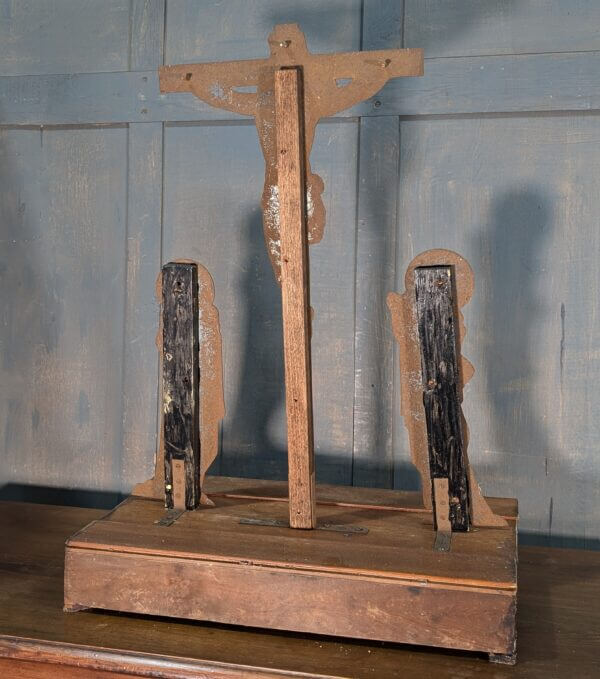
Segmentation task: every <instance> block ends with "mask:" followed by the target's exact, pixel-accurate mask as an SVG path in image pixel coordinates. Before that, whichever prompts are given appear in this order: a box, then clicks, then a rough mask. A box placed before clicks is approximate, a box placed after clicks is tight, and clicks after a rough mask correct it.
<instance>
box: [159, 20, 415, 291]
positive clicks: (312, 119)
mask: <svg viewBox="0 0 600 679" xmlns="http://www.w3.org/2000/svg"><path fill="white" fill-rule="evenodd" d="M268 43H269V48H270V52H271V54H270V56H269V58H268V59H250V60H243V61H224V62H217V63H206V64H181V65H177V66H163V67H161V68H160V70H159V74H160V91H161V92H192V93H193V94H195V95H196V96H197V97H198V98H200V99H202V101H205V102H206V103H208V104H210V105H211V106H215V107H216V108H222V109H226V110H228V111H233V112H234V113H240V114H244V115H250V116H254V119H255V123H256V129H257V130H258V137H259V139H260V144H261V147H262V152H263V155H264V158H265V185H264V190H263V195H262V211H263V228H264V234H265V242H266V246H267V251H268V253H269V257H270V259H271V264H272V265H273V271H274V273H275V277H276V279H277V281H278V282H279V283H281V241H280V228H279V189H278V181H277V154H276V144H277V137H276V126H275V91H274V90H275V86H274V83H275V72H276V71H277V70H279V69H281V68H286V67H287V68H289V67H300V68H301V70H302V78H303V99H304V146H305V163H304V167H305V186H306V218H307V231H308V242H309V243H318V242H319V241H320V240H321V238H322V236H323V229H324V227H325V207H324V205H323V201H322V200H321V193H322V192H323V188H324V185H323V180H322V179H321V178H320V177H319V176H318V175H316V174H313V173H312V172H311V170H310V162H309V157H310V151H311V148H312V144H313V138H314V133H315V127H316V125H317V123H318V121H319V120H320V119H321V118H324V117H327V116H332V115H334V114H335V113H337V112H339V111H343V110H345V109H347V108H350V107H351V106H354V105H355V104H358V103H359V102H361V101H363V100H364V99H368V98H369V97H371V96H373V95H374V94H375V93H376V92H378V91H379V90H380V89H381V88H382V87H383V86H384V85H385V83H386V82H387V81H388V80H389V79H390V78H398V77H401V76H417V75H423V50H421V49H391V50H378V51H372V52H345V53H338V54H311V53H310V52H309V51H308V49H307V47H306V39H305V37H304V33H302V31H301V30H300V28H299V26H298V25H297V24H278V25H277V26H275V28H274V29H273V31H272V32H271V34H270V35H269V38H268Z"/></svg>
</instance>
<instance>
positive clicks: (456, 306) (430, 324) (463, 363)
mask: <svg viewBox="0 0 600 679" xmlns="http://www.w3.org/2000/svg"><path fill="white" fill-rule="evenodd" d="M404 285H405V292H404V293H403V294H401V295H399V294H398V293H395V292H390V293H389V295H388V297H387V304H388V307H389V309H390V312H391V317H392V327H393V330H394V335H395V337H396V340H397V341H398V344H399V347H400V352H399V354H400V379H401V398H402V406H401V408H402V411H401V412H402V416H403V418H404V425H405V426H406V429H407V430H408V438H409V443H410V450H411V456H412V461H413V463H414V465H415V467H416V468H417V470H418V472H419V474H420V475H421V481H422V487H423V503H424V505H425V507H426V508H427V509H431V510H433V511H434V525H436V527H437V528H438V530H442V531H443V532H450V531H457V530H458V531H461V530H466V529H468V527H469V525H470V524H472V525H474V526H506V520H505V519H504V518H502V517H501V516H498V515H497V514H495V513H494V512H493V511H492V510H491V509H490V507H489V505H488V503H487V501H486V499H485V498H484V497H483V495H482V493H481V489H480V487H479V485H478V484H477V481H476V479H475V475H474V473H473V470H472V468H471V466H470V465H469V461H468V456H467V446H468V442H469V429H468V427H467V423H466V420H465V417H464V414H463V412H462V408H461V406H460V404H461V403H462V399H463V388H464V385H465V384H466V383H467V382H468V381H469V380H470V379H471V377H473V373H474V372H475V369H474V368H473V366H472V364H471V363H470V362H469V360H468V359H466V358H465V357H464V356H463V355H462V354H461V350H460V348H461V345H462V341H463V339H464V336H465V332H466V330H465V325H464V319H463V315H462V313H461V311H460V309H461V308H462V307H463V306H464V305H465V304H466V303H467V302H468V301H469V300H470V299H471V296H472V294H473V287H474V276H473V270H472V269H471V267H470V266H469V263H468V262H467V260H466V259H464V258H463V257H461V256H460V255H458V254H456V252H452V251H450V250H427V251H426V252H423V253H421V254H420V255H418V256H417V257H415V258H414V259H413V261H412V262H411V263H410V264H409V266H408V269H407V271H406V276H405V279H404ZM432 287H435V288H437V289H438V290H439V292H440V293H445V294H438V295H435V296H436V297H437V298H438V299H437V301H436V302H435V304H432V303H431V298H432V297H433V295H432V293H431V289H432ZM427 297H429V299H426V298H427ZM450 307H453V309H452V308H450ZM425 315H428V317H429V318H428V319H427V318H425ZM454 318H456V319H458V323H456V325H457V326H458V327H454V320H453V319H454ZM432 331H433V332H432ZM433 333H435V334H436V337H433V336H431V335H432V334H433ZM428 334H429V335H430V336H427V335H428ZM443 334H446V335H447V340H448V341H447V342H446V347H441V349H440V345H441V342H442V338H441V337H440V335H443ZM434 341H435V342H436V343H437V346H436V347H434V346H432V345H433V342H434ZM453 344H454V346H452V345H453ZM428 345H429V346H428ZM444 352H445V354H444V356H442V355H441V354H442V353H444ZM452 354H455V360H456V368H455V370H453V366H452ZM442 363H443V365H442ZM442 411H443V412H442ZM436 414H437V416H439V417H444V418H446V421H444V422H443V423H442V429H443V433H444V434H445V435H444V436H443V437H441V436H437V435H436V431H435V426H434V424H435V423H433V422H432V419H433V418H435V417H436ZM438 424H439V423H438ZM451 429H452V431H450V430H451ZM442 439H443V440H442ZM444 456H445V457H446V458H447V459H443V458H444Z"/></svg>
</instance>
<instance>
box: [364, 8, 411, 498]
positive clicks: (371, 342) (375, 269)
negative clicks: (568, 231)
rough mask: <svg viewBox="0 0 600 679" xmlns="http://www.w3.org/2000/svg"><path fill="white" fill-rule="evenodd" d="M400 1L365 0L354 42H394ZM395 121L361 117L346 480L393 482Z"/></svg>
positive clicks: (398, 41) (397, 43) (381, 45)
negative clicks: (390, 299)
mask: <svg viewBox="0 0 600 679" xmlns="http://www.w3.org/2000/svg"><path fill="white" fill-rule="evenodd" d="M403 5H404V3H403V2H398V3H389V2H387V1H386V0H365V3H364V8H363V33H362V49H366V50H368V49H387V48H393V47H402V23H403V15H404V7H403ZM399 146H400V121H399V118H397V117H396V116H389V117H387V116H386V117H385V118H383V117H382V118H362V119H361V120H360V145H359V167H358V196H357V199H358V211H357V225H356V280H355V287H356V293H355V296H356V306H355V323H354V418H353V470H352V483H353V484H354V485H356V486H375V487H382V488H388V487H391V486H392V485H393V473H394V471H393V467H394V464H393V450H392V423H393V419H394V417H397V414H396V412H395V407H394V394H393V374H394V341H393V335H392V331H391V325H390V322H389V317H388V310H387V306H386V303H385V298H386V295H387V293H388V292H389V291H390V290H394V289H395V270H396V217H397V215H396V201H397V193H398V192H397V184H398V158H399Z"/></svg>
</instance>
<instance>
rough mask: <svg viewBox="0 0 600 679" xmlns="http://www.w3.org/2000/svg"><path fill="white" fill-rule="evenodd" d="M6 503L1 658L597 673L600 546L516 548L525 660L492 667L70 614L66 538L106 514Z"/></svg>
mask: <svg viewBox="0 0 600 679" xmlns="http://www.w3.org/2000/svg"><path fill="white" fill-rule="evenodd" d="M246 483H248V480H246ZM378 492H383V491H378ZM388 492H389V491H388ZM0 511H1V514H0V519H1V520H2V524H3V526H4V527H5V533H4V536H5V543H4V544H5V547H4V550H3V553H2V555H0V564H1V570H2V573H3V577H2V578H1V579H0V604H1V605H0V656H1V657H2V658H13V659H15V660H16V659H21V660H22V661H26V662H31V661H35V662H37V663H39V664H40V666H43V663H50V664H51V665H50V666H51V667H52V668H54V669H58V668H59V667H60V669H62V668H63V667H65V668H66V669H65V676H69V675H68V674H67V671H70V670H71V669H73V670H74V669H75V668H76V667H78V668H80V670H81V672H82V673H83V676H86V675H85V672H86V671H96V672H97V671H100V670H107V671H119V670H121V669H123V667H126V668H127V672H129V674H130V675H133V676H148V674H149V673H150V672H154V673H155V674H157V673H160V674H161V675H162V676H164V677H169V678H175V679H181V678H182V677H186V678H187V677H197V676H198V675H202V674H203V673H206V674H208V673H209V672H212V676H217V677H244V678H246V677H247V676H248V675H247V674H244V672H246V673H251V676H253V677H260V679H263V677H267V676H286V677H298V676H301V677H303V676H310V677H323V676H326V677H330V678H331V677H336V678H342V677H343V678H345V679H348V678H349V677H353V679H366V678H367V677H372V676H373V675H374V674H376V675H377V676H378V677H381V678H382V679H388V678H389V679H392V678H396V677H397V676H398V671H399V670H398V668H399V667H401V668H402V672H403V673H409V675H410V676H413V677H415V678H418V679H426V678H427V677H431V676H432V675H435V676H437V677H440V678H441V679H452V678H453V677H456V676H457V675H459V676H460V675H464V676H466V675H468V674H472V675H475V676H477V675H481V676H489V674H490V671H492V672H493V674H494V676H495V677H497V679H515V678H516V679H520V678H521V677H523V678H524V679H525V677H526V678H527V679H546V678H547V677H548V676H553V675H557V674H558V675H559V676H562V675H563V674H568V673H569V672H575V673H576V674H577V677H578V678H581V679H596V677H597V676H598V672H599V671H600V662H599V660H598V654H597V648H598V642H599V639H598V629H599V628H600V619H599V616H600V614H599V612H598V610H597V608H595V607H590V606H589V602H590V601H595V600H596V599H597V597H598V595H599V593H600V569H599V568H598V555H597V554H595V553H592V552H585V551H581V550H579V551H573V550H557V549H554V550H549V549H541V548H532V547H524V548H521V549H520V550H519V551H520V554H519V614H518V616H517V626H518V634H519V644H520V647H519V661H518V663H517V665H516V666H515V667H510V668H507V667H502V666H496V667H494V668H493V670H491V668H490V667H489V665H488V661H487V658H484V657H481V656H477V655H474V654H464V653H459V652H454V653H440V652H439V651H434V652H432V651H430V650H428V649H426V648H422V647H421V648H418V647H408V648H407V647H401V646H398V645H394V644H380V643H377V644H373V643H368V642H352V641H350V640H347V639H332V638H327V637H323V636H319V637H312V636H306V635H297V634H281V633H279V634H269V633H265V632H263V631H253V630H251V629H247V628H246V629H244V628H236V627H230V626H215V625H203V624H194V623H190V622H186V621H178V620H175V619H171V620H169V621H165V620H160V619H156V618H148V617H145V616H135V615H131V616H118V615H116V616H115V615H110V614H106V613H100V612H95V611H82V612H80V613H77V614H65V613H63V612H62V611H61V602H62V597H63V571H62V566H63V556H64V542H65V539H66V537H67V536H68V535H71V534H72V533H73V532H74V531H75V530H77V529H78V528H80V527H81V526H83V525H84V524H87V523H89V522H90V521H93V520H96V519H98V518H100V517H101V516H102V512H101V511H99V510H90V509H77V508H74V507H56V506H48V505H46V506H40V505H33V504H18V503H0ZM211 511H212V510H211ZM314 532H315V533H318V532H320V531H314ZM459 537H460V536H459ZM31 664H33V663H31ZM5 667H6V665H5ZM11 669H12V667H11ZM219 673H221V674H219ZM8 676H10V674H9V675H8ZM34 676H35V675H34ZM42 676H43V674H42ZM51 676H52V675H51ZM61 676H62V674H61ZM75 676H77V675H75ZM88 676H90V675H88ZM91 676H92V677H93V676H94V675H93V674H91ZM94 679H95V677H94Z"/></svg>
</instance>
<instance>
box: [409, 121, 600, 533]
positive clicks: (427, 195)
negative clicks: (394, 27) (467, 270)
mask: <svg viewBox="0 0 600 679" xmlns="http://www.w3.org/2000/svg"><path fill="white" fill-rule="evenodd" d="M597 126H598V121H597V119H596V117H595V116H592V117H586V116H558V117H555V116H553V117H547V118H544V117H540V118H537V117H510V118H498V119H494V118H487V119H482V120H477V121H474V120H437V121H407V122H404V123H403V125H402V140H403V144H402V159H401V166H402V168H403V172H402V180H401V183H400V201H399V213H400V216H401V217H400V219H401V222H400V223H401V225H402V224H404V225H405V226H404V228H401V229H400V230H399V238H400V241H399V245H400V247H399V250H398V269H399V270H401V271H404V270H405V268H406V266H407V264H408V263H409V261H410V260H411V258H412V257H413V256H414V255H415V254H417V253H418V252H420V251H422V250H426V249H428V248H431V247H444V248H449V249H453V250H457V251H458V252H460V253H461V254H463V255H464V256H465V257H466V258H467V259H468V260H469V261H470V262H471V264H472V266H473V269H474V271H475V277H476V278H475V280H476V285H475V295H474V297H473V300H472V301H471V302H470V303H469V305H468V306H466V307H465V309H464V311H465V321H466V327H467V336H466V341H465V344H464V354H465V355H466V356H467V357H468V358H469V359H470V360H471V361H472V362H473V364H474V365H475V370H476V372H475V377H474V378H473V380H472V381H471V382H470V383H469V385H468V386H467V389H466V392H465V402H464V406H465V411H466V416H467V420H468V422H469V424H470V429H471V445H470V447H469V456H470V458H471V461H472V463H473V464H474V465H475V466H476V468H477V470H478V478H479V480H480V483H481V484H482V487H483V488H484V490H485V491H486V492H487V493H489V494H492V495H507V494H508V495H510V494H511V493H513V494H516V495H517V496H518V498H519V502H520V507H521V516H522V520H521V525H522V527H523V529H524V530H529V531H534V532H543V533H546V534H549V533H551V534H553V535H557V534H558V535H561V534H564V535H572V536H573V535H580V536H581V538H582V540H581V544H589V543H587V542H586V540H589V536H595V535H597V528H596V526H597V525H598V520H599V519H600V515H599V513H598V507H599V504H598V492H599V491H598V487H599V482H600V468H599V466H598V465H597V462H596V461H595V459H594V456H593V455H591V454H590V452H589V451H591V450H592V449H593V448H594V445H595V443H594V442H595V441H596V440H597V436H598V434H599V433H600V430H599V426H598V419H597V417H594V415H593V412H595V406H594V405H593V403H594V401H593V398H592V397H591V389H592V387H591V385H592V384H594V382H595V381H596V380H597V373H598V369H599V364H598V361H597V360H596V358H595V357H596V356H597V355H598V354H597V352H598V347H599V346H600V325H599V322H598V318H597V315H596V314H594V313H590V309H592V308H594V307H595V306H596V304H597V290H598V282H599V280H598V279H599V273H598V267H597V265H596V258H597V257H596V254H597V247H598V246H599V245H600V242H599V235H598V234H599V232H598V228H597V220H596V217H595V214H596V213H597V208H596V206H595V203H596V201H597V196H598V195H599V191H598V189H599V180H598V177H597V176H596V173H594V172H593V171H592V168H593V167H594V165H595V163H596V162H597V157H598V154H599V152H600V138H599V136H598V134H597V129H598V127H597ZM576 525H577V528H576ZM586 536H587V537H586Z"/></svg>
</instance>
